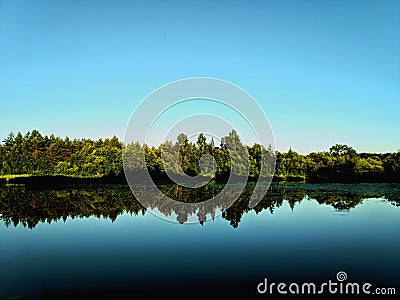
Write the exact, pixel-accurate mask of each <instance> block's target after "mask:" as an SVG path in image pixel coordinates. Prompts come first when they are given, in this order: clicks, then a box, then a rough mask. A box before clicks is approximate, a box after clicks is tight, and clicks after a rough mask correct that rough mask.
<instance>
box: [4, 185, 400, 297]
mask: <svg viewBox="0 0 400 300" xmlns="http://www.w3.org/2000/svg"><path fill="white" fill-rule="evenodd" d="M248 188H249V189H251V187H248ZM161 190H162V191H163V192H164V193H165V194H170V195H171V194H173V193H174V191H176V190H177V187H175V186H164V187H161ZM219 190H220V187H219V186H216V187H215V189H213V188H212V189H209V190H207V191H202V193H199V194H198V195H196V194H195V193H194V192H193V193H192V194H190V195H189V196H188V198H191V199H194V198H196V199H198V200H199V201H201V199H202V198H203V197H207V195H209V194H210V193H216V192H218V191H219ZM246 195H247V194H246V193H243V196H242V197H241V198H239V200H238V201H236V202H235V204H234V205H233V206H232V207H230V208H228V209H225V210H224V211H223V212H222V213H216V214H215V216H214V217H211V219H210V220H208V221H204V218H203V217H201V216H198V218H199V219H201V220H202V221H201V223H199V222H196V223H190V222H186V220H188V217H190V216H185V215H181V216H179V213H178V214H177V218H178V219H179V221H180V223H177V222H171V221H166V220H164V219H162V218H160V217H157V216H155V215H154V214H152V213H150V212H149V211H147V210H146V209H145V208H144V207H143V206H142V205H141V204H140V203H139V202H138V201H137V200H136V199H135V198H134V197H133V195H132V193H131V191H130V189H129V188H128V187H127V186H124V185H102V186H79V187H59V188H57V189H52V190H43V189H29V188H25V187H24V186H5V187H3V188H1V189H0V299H7V298H10V297H21V298H22V299H25V298H27V299H32V298H38V299H46V297H47V298H60V299H61V298H66V299H77V298H85V299H91V298H93V299H98V298H102V297H104V298H107V299H114V298H117V297H118V299H123V298H124V299H125V298H126V299H131V298H134V297H135V296H137V295H153V294H154V295H155V294H160V295H164V296H166V295H168V293H173V295H174V296H173V297H175V298H176V297H191V296H192V295H204V296H212V295H213V294H223V295H226V296H228V295H232V296H234V295H236V296H237V295H239V294H242V295H244V296H248V297H251V296H260V295H258V292H257V286H258V284H259V283H260V282H263V281H264V279H265V278H268V281H269V282H276V283H279V282H285V283H287V284H289V283H293V282H297V283H302V282H314V283H316V284H317V283H323V282H328V280H336V281H337V277H336V276H337V273H338V272H345V273H346V274H347V279H346V280H347V281H346V282H359V283H364V282H368V283H370V284H372V286H373V287H374V288H375V287H395V288H397V294H398V293H400V290H399V288H400V234H399V229H400V184H385V183H380V184H371V183H369V184H272V185H271V187H270V189H269V191H268V193H267V194H266V196H265V197H264V198H263V200H262V201H261V202H260V203H259V204H258V205H257V206H256V207H254V208H252V209H250V208H249V207H248V197H247V196H246ZM160 211H161V213H166V214H168V213H171V212H170V211H168V209H166V208H160ZM210 214H211V215H212V214H213V213H212V212H211V213H210V212H209V213H208V215H209V216H210ZM196 217H197V216H196ZM265 296H267V295H265Z"/></svg>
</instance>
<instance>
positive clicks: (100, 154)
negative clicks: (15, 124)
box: [0, 130, 400, 182]
mask: <svg viewBox="0 0 400 300" xmlns="http://www.w3.org/2000/svg"><path fill="white" fill-rule="evenodd" d="M142 153H144V158H145V161H143V160H142V159H140V155H142ZM175 157H176V158H178V159H173V158H175ZM163 160H164V162H165V163H164V164H163ZM199 161H200V163H199ZM124 165H125V170H128V171H130V170H132V171H137V170H145V169H146V168H147V169H148V171H149V172H150V174H151V175H152V176H154V177H155V178H162V177H166V173H168V172H173V173H182V172H183V173H185V174H187V175H189V176H195V175H199V174H202V175H204V176H211V177H213V178H215V179H217V180H218V179H221V180H224V179H226V178H227V177H229V174H230V173H232V174H234V175H237V176H245V175H247V173H248V174H249V180H254V179H257V178H259V176H261V177H264V178H269V177H272V176H273V179H274V180H276V181H282V180H286V181H308V182H347V181H349V182H353V181H367V182H376V181H386V182H388V181H395V182H399V181H400V150H399V151H397V152H395V153H357V152H356V151H355V150H354V149H353V148H352V147H350V146H347V145H339V144H337V145H334V146H332V147H331V148H330V149H329V151H321V152H312V153H309V154H306V155H302V154H299V153H297V152H296V151H294V150H292V149H290V150H289V151H287V152H279V151H273V150H272V147H271V146H268V147H264V146H263V145H260V144H254V145H252V146H248V145H244V144H243V143H242V142H241V140H240V137H239V136H238V134H237V132H236V131H234V130H232V131H231V132H229V134H228V135H227V136H225V137H223V138H222V139H221V141H220V144H219V145H216V144H215V142H214V140H213V139H212V140H211V141H209V142H207V139H206V137H205V136H204V135H203V134H199V135H198V138H197V141H196V142H195V143H193V142H191V141H189V140H188V137H187V136H186V135H185V134H180V135H179V136H178V137H177V140H176V141H175V142H172V141H166V142H164V143H162V144H160V145H159V146H148V145H146V144H145V145H141V144H140V143H138V142H132V143H130V144H128V145H124V144H123V143H122V142H121V141H120V140H119V139H118V138H117V137H116V136H114V137H112V138H106V139H98V140H92V139H86V138H85V139H73V140H71V139H70V138H68V137H65V138H60V137H56V136H54V135H50V136H47V135H44V136H43V135H42V134H41V133H40V132H39V131H38V130H33V131H32V132H28V133H26V134H25V135H23V134H22V133H21V132H18V133H17V134H13V133H10V134H9V135H8V137H7V138H6V139H4V140H3V141H2V143H0V175H3V176H4V175H22V174H27V175H37V176H45V175H66V176H76V177H105V176H122V175H123V172H124ZM263 166H264V167H263Z"/></svg>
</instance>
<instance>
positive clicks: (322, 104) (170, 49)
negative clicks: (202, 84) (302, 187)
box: [0, 0, 400, 153]
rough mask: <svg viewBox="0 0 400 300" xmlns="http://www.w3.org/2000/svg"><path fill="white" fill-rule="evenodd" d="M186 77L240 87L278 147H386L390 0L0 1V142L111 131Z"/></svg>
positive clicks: (392, 107)
mask: <svg viewBox="0 0 400 300" xmlns="http://www.w3.org/2000/svg"><path fill="white" fill-rule="evenodd" d="M188 77H215V78H220V79H223V80H226V81H229V82H232V83H234V84H236V85H238V86H240V87H241V88H243V89H244V90H246V91H247V92H248V93H249V94H251V95H252V96H253V97H254V98H255V99H256V100H257V101H258V102H259V104H260V106H261V107H262V108H263V110H264V111H265V113H266V115H267V117H268V119H269V121H270V124H271V126H272V130H273V132H274V135H275V139H276V146H277V149H278V150H280V151H287V150H288V149H289V147H292V149H294V150H296V151H298V152H300V153H308V152H311V151H323V150H328V149H329V147H331V146H332V145H333V144H336V143H344V144H348V145H350V146H352V147H354V148H355V149H356V150H357V151H358V152H394V151H397V150H398V149H400V138H399V137H400V134H399V128H400V118H399V112H400V2H399V1H44V0H43V1H40V0H38V1H19V0H15V1H11V0H0V101H1V110H0V139H4V138H5V137H6V136H7V135H8V133H9V132H11V131H13V132H14V133H15V132H18V131H21V132H22V133H26V132H27V131H32V130H33V129H38V130H40V131H41V132H42V133H43V134H48V135H49V134H51V133H54V134H55V135H58V136H62V137H65V136H69V137H70V138H82V137H89V138H95V139H97V138H105V137H111V136H113V135H114V134H115V135H116V136H118V137H119V138H121V139H122V138H123V133H124V129H125V126H126V124H127V122H128V120H129V117H130V115H131V113H132V111H133V110H134V109H135V107H136V106H137V105H138V104H139V103H140V101H141V100H142V99H143V98H144V97H145V96H146V95H148V94H149V93H151V92H152V91H153V90H155V89H156V88H158V87H160V86H162V85H165V84H167V83H169V82H172V81H176V80H179V79H183V78H188Z"/></svg>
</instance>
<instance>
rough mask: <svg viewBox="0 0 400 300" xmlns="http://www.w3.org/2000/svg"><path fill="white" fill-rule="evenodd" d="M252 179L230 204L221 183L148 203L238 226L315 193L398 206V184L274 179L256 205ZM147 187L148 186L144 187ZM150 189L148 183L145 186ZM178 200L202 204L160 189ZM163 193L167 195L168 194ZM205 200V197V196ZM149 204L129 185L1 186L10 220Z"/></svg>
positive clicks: (330, 200)
mask: <svg viewBox="0 0 400 300" xmlns="http://www.w3.org/2000/svg"><path fill="white" fill-rule="evenodd" d="M253 188H254V184H253V183H252V184H249V185H248V186H247V188H246V189H245V190H244V191H243V192H242V193H241V195H240V197H239V199H238V200H237V201H235V202H234V203H233V205H231V206H229V205H227V203H224V201H223V199H224V198H227V197H229V196H230V195H231V194H232V193H234V192H235V191H236V190H234V189H229V188H225V189H224V186H223V185H217V184H213V185H206V186H204V187H203V188H200V189H192V188H185V187H181V186H177V185H165V186H160V187H159V189H160V190H161V192H162V193H158V192H157V191H155V190H154V191H152V190H151V189H150V190H147V191H146V192H147V193H149V194H150V195H153V196H152V197H149V198H150V200H149V202H148V203H147V204H148V206H149V208H152V209H157V210H158V211H159V212H160V213H162V214H164V215H165V216H172V215H176V218H177V221H178V222H180V223H185V222H187V221H188V219H189V217H191V216H196V218H197V219H198V220H199V222H200V223H201V224H203V223H204V222H205V221H206V220H207V216H208V217H211V218H214V217H215V215H216V214H217V213H218V212H221V211H222V218H224V219H225V220H227V221H228V222H229V223H230V225H231V226H233V227H234V228H236V227H238V225H239V223H240V221H241V220H242V217H243V215H244V214H246V213H248V212H249V211H251V210H254V211H255V213H256V214H258V213H260V212H262V211H264V210H267V211H269V212H270V213H271V214H273V213H274V211H275V209H276V208H279V207H281V206H282V204H283V201H287V202H288V204H289V206H290V207H291V209H292V210H293V209H294V208H295V207H296V204H297V203H300V202H301V201H302V200H303V199H304V198H310V199H315V200H316V201H317V202H318V203H319V204H325V205H330V206H332V207H333V208H335V209H338V210H349V209H352V208H354V207H356V206H357V205H359V204H361V203H362V201H363V199H366V198H382V197H384V198H385V199H387V200H388V202H389V203H391V204H392V205H394V206H400V185H391V184H381V185H358V186H357V185H345V186H338V185H335V186H331V187H329V185H321V186H319V185H290V186H285V185H272V186H271V187H270V188H269V190H268V192H267V193H266V195H265V196H264V197H263V199H262V200H261V201H260V202H259V203H258V204H257V206H255V207H254V208H249V200H250V197H251V195H252V192H253ZM143 189H146V188H145V187H143ZM147 189H149V188H147ZM163 194H164V195H166V196H168V197H171V198H173V199H175V200H176V201H179V202H186V203H193V202H196V203H199V205H198V209H195V208H194V206H190V205H184V206H180V209H179V210H177V209H176V207H175V206H173V205H171V202H168V201H160V200H162V198H161V197H163V196H162V195H163ZM216 195H221V197H220V198H219V199H217V201H215V203H214V205H213V206H211V205H206V204H204V205H203V201H204V200H207V199H211V198H213V197H214V196H216ZM164 197H165V196H164ZM204 203H205V202H204ZM145 211H146V208H145V207H144V206H143V205H142V204H141V203H140V202H138V201H137V200H136V199H135V197H134V196H133V195H132V193H131V190H130V189H129V188H128V187H127V186H124V185H122V186H118V185H110V186H106V187H95V186H90V187H84V188H70V189H61V190H28V189H25V188H23V187H15V186H14V187H12V186H8V187H3V188H1V189H0V219H1V220H2V221H3V222H4V224H5V225H6V226H10V225H11V224H13V225H14V226H17V225H18V224H22V225H23V226H27V227H29V228H34V227H35V226H36V225H37V224H38V223H39V222H48V223H51V222H53V221H57V220H63V221H66V220H67V218H68V217H71V218H86V217H90V216H95V217H97V218H107V219H110V220H111V221H112V222H114V221H115V220H116V218H117V217H118V216H119V215H121V214H122V213H124V212H127V213H130V214H132V215H138V214H140V213H141V214H144V213H145Z"/></svg>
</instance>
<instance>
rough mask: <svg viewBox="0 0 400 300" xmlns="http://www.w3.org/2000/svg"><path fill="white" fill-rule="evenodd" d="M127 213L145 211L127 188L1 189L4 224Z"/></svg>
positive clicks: (0, 214)
mask: <svg viewBox="0 0 400 300" xmlns="http://www.w3.org/2000/svg"><path fill="white" fill-rule="evenodd" d="M123 212H128V213H130V214H133V215H138V214H139V213H142V214H144V212H145V208H144V207H143V206H142V205H141V204H140V203H139V202H138V201H136V199H135V198H134V197H133V195H132V193H131V192H130V190H129V189H119V188H93V187H92V188H90V189H65V190H27V189H24V188H15V187H11V188H8V187H7V188H3V189H1V190H0V219H2V220H3V222H4V224H5V225H6V226H9V225H10V224H14V226H17V224H22V225H23V226H24V227H25V226H28V227H29V228H34V227H35V226H36V225H37V224H38V223H39V222H42V223H44V222H48V223H51V222H53V221H57V220H64V222H65V221H66V219H67V218H68V217H71V218H87V217H90V216H95V217H97V218H107V219H110V220H111V221H112V222H114V221H115V220H116V218H117V216H118V215H120V214H122V213H123Z"/></svg>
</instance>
